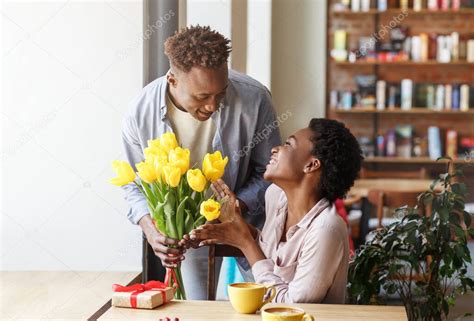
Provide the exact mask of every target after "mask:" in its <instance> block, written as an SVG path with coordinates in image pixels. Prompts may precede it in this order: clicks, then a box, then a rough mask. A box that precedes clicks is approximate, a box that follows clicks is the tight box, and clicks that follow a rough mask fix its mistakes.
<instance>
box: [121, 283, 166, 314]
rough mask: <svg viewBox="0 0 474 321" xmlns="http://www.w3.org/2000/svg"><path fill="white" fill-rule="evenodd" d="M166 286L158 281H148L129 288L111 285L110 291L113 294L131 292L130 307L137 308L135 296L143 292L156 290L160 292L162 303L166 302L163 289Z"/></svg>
mask: <svg viewBox="0 0 474 321" xmlns="http://www.w3.org/2000/svg"><path fill="white" fill-rule="evenodd" d="M167 287H168V286H167V285H166V284H165V283H163V282H160V281H149V282H147V283H145V284H143V283H141V284H140V283H137V284H133V285H129V286H123V285H120V284H114V285H112V290H113V291H114V292H132V294H131V296H130V305H131V306H132V308H136V307H137V296H138V295H139V294H140V293H143V292H145V291H151V290H158V291H160V292H161V297H162V298H163V303H164V302H165V301H166V292H165V291H164V289H166V288H167Z"/></svg>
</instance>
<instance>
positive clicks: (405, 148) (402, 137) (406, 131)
mask: <svg viewBox="0 0 474 321" xmlns="http://www.w3.org/2000/svg"><path fill="white" fill-rule="evenodd" d="M395 133H396V136H397V139H396V151H397V152H396V155H397V157H403V158H409V157H411V151H412V138H413V126H412V125H397V126H396V127H395Z"/></svg>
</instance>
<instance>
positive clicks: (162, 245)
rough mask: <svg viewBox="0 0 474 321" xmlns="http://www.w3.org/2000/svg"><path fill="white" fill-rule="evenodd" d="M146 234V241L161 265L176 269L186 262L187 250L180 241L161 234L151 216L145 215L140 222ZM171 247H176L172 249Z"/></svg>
mask: <svg viewBox="0 0 474 321" xmlns="http://www.w3.org/2000/svg"><path fill="white" fill-rule="evenodd" d="M138 224H139V225H140V227H141V228H142V230H143V233H145V236H146V239H147V241H148V243H149V244H150V246H151V247H152V248H153V251H154V252H155V255H156V256H157V257H159V258H160V260H161V264H163V266H164V267H167V268H175V267H177V266H178V264H179V263H180V262H181V261H183V260H184V253H185V252H186V249H185V248H184V247H182V246H180V244H179V242H178V240H175V239H172V238H169V237H166V236H164V235H163V234H161V233H160V232H159V231H158V230H157V229H156V227H155V225H154V224H153V221H152V219H151V216H150V215H149V214H148V215H145V216H144V217H142V218H141V219H140V221H139V222H138ZM170 246H176V248H171V247H170Z"/></svg>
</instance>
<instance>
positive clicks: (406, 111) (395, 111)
mask: <svg viewBox="0 0 474 321" xmlns="http://www.w3.org/2000/svg"><path fill="white" fill-rule="evenodd" d="M334 113H336V114H392V115H393V114H423V115H426V114H428V115H456V116H459V115H463V116H474V109H469V110H467V111H460V110H444V109H443V110H436V109H428V108H425V107H412V108H411V109H401V108H400V107H396V108H394V109H384V110H377V109H375V108H373V107H370V108H362V107H356V108H352V109H347V110H345V109H337V110H335V111H334ZM472 121H474V119H473V120H472Z"/></svg>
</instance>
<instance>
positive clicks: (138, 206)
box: [122, 117, 150, 224]
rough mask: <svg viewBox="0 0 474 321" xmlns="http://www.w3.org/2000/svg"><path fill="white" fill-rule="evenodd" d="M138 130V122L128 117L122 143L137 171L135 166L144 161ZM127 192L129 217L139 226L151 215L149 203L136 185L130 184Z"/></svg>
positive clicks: (125, 188)
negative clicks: (143, 218) (144, 218)
mask: <svg viewBox="0 0 474 321" xmlns="http://www.w3.org/2000/svg"><path fill="white" fill-rule="evenodd" d="M137 134H138V129H137V126H136V122H135V120H134V119H133V118H131V117H126V118H125V119H124V122H123V127H122V141H123V146H124V150H125V156H126V158H127V161H128V162H129V163H130V165H132V167H133V169H134V170H135V171H136V168H135V164H137V163H139V162H141V161H142V160H143V159H144V156H143V152H142V147H141V145H140V142H139V140H138V138H137ZM123 189H124V191H125V200H126V201H127V203H128V205H129V206H130V210H129V211H128V214H127V217H128V219H129V221H130V222H132V223H133V224H138V222H139V221H140V219H141V218H142V217H143V216H145V215H147V214H149V213H150V211H149V209H148V203H147V201H146V199H145V197H144V196H143V194H142V193H141V192H140V190H139V189H138V188H137V187H136V186H135V185H134V184H128V185H126V186H124V187H123Z"/></svg>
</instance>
